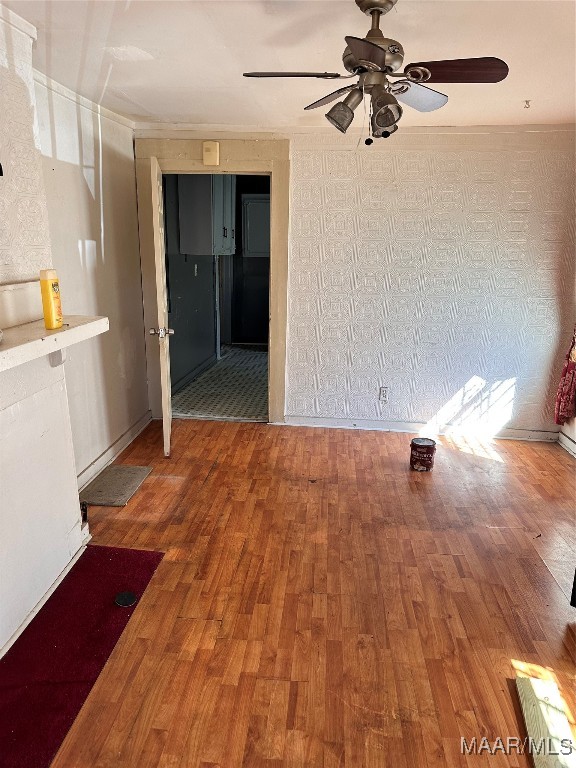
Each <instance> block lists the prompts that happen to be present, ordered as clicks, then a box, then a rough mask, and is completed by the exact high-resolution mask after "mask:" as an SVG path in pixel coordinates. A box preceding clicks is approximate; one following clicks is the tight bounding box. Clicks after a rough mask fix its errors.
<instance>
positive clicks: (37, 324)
mask: <svg viewBox="0 0 576 768" xmlns="http://www.w3.org/2000/svg"><path fill="white" fill-rule="evenodd" d="M108 328H109V322H108V318H107V317H85V316H83V315H67V316H65V317H64V324H63V325H62V328H58V329H57V330H55V331H47V330H46V328H45V327H44V320H35V321H34V322H32V323H25V324H24V325H15V326H13V327H12V328H6V330H5V331H4V337H3V339H2V341H1V342H0V371H7V370H9V369H10V368H15V367H16V366H17V365H22V364H23V363H29V362H30V361H31V360H36V359H37V358H39V357H42V356H43V355H49V354H50V353H51V352H57V351H58V350H60V349H65V347H69V346H71V345H72V344H77V343H78V342H79V341H84V340H85V339H91V338H92V337H93V336H98V335H99V334H101V333H105V332H106V331H107V330H108Z"/></svg>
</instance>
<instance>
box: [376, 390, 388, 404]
mask: <svg viewBox="0 0 576 768" xmlns="http://www.w3.org/2000/svg"><path fill="white" fill-rule="evenodd" d="M378 400H380V402H381V403H387V402H388V387H380V389H379V390H378Z"/></svg>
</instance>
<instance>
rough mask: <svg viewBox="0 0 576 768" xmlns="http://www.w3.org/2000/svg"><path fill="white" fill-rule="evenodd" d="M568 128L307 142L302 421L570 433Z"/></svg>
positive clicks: (297, 293) (293, 410)
mask: <svg viewBox="0 0 576 768" xmlns="http://www.w3.org/2000/svg"><path fill="white" fill-rule="evenodd" d="M567 128H570V126H566V127H564V130H559V131H558V132H554V131H553V130H552V129H551V128H550V132H546V133H538V132H521V131H514V129H508V131H506V130H505V129H504V130H503V129H495V132H493V133H490V132H486V133H482V132H481V131H480V132H478V133H477V134H475V133H458V132H452V133H450V132H447V133H444V134H443V133H441V132H439V133H436V134H434V133H431V134H422V133H420V134H418V133H413V134H410V133H404V135H398V134H397V135H396V136H394V137H392V138H390V140H389V141H386V140H382V141H380V142H376V143H375V144H374V145H373V146H372V147H365V146H364V145H363V144H361V145H360V146H359V147H357V146H356V142H355V141H354V142H353V143H351V142H350V140H349V139H348V138H347V137H346V138H344V137H340V136H336V137H335V138H334V137H332V136H330V137H328V136H316V137H300V138H298V139H296V140H295V141H294V143H293V151H292V207H291V228H290V234H291V244H290V268H289V338H288V374H287V415H288V417H289V420H292V421H300V422H304V423H306V422H311V423H314V421H317V420H326V419H334V420H342V423H344V424H348V425H350V426H352V425H357V426H359V427H360V426H383V427H387V428H397V429H402V428H407V427H415V426H418V425H422V424H427V423H428V424H429V425H430V427H431V428H432V427H435V428H437V429H438V430H442V429H444V428H445V427H446V425H456V426H461V427H469V426H471V425H475V426H476V427H477V428H478V429H479V430H486V431H488V432H490V433H500V434H516V435H519V436H522V435H523V434H524V433H526V436H527V432H529V431H549V430H550V431H556V430H557V427H555V426H554V423H553V405H554V395H555V391H556V387H557V381H558V374H559V371H560V369H561V364H562V356H563V354H564V353H563V348H564V346H566V343H567V340H568V337H569V335H570V331H571V328H572V324H573V322H574V295H573V285H574V269H575V265H574V261H575V258H574V216H573V213H574V144H573V142H574V139H573V131H572V130H566V129H567ZM380 386H385V387H388V403H383V402H381V401H380V400H379V387H380ZM505 430H508V432H506V431H505ZM431 431H433V430H431Z"/></svg>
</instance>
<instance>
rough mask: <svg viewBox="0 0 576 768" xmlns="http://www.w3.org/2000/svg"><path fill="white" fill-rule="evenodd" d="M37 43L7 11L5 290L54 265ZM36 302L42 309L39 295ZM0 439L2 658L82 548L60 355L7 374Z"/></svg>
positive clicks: (2, 94) (2, 192)
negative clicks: (35, 72) (37, 98)
mask: <svg viewBox="0 0 576 768" xmlns="http://www.w3.org/2000/svg"><path fill="white" fill-rule="evenodd" d="M34 35H35V30H34V29H33V28H32V27H30V25H29V24H27V23H26V22H24V21H23V20H21V19H19V17H17V16H15V15H14V14H11V13H10V12H9V11H7V10H6V9H5V8H2V6H0V162H2V165H3V168H4V176H2V177H0V283H13V282H17V281H24V280H27V279H31V278H36V277H38V269H40V268H41V267H48V266H50V264H51V253H50V235H49V231H48V222H47V215H46V201H45V195H44V183H43V180H42V168H41V161H40V151H39V146H38V142H37V132H36V123H35V111H34V110H35V105H34V90H33V86H32V39H33V36H34ZM3 293H5V292H3ZM0 298H1V297H0ZM37 300H38V304H39V305H40V295H39V293H38V295H37ZM40 314H41V312H40ZM0 435H1V436H2V439H1V440H0V655H2V652H3V651H4V650H5V649H6V647H7V645H8V644H9V643H10V642H11V641H12V640H13V639H14V637H15V636H16V635H17V633H18V632H19V631H20V630H21V629H22V627H23V625H24V624H25V622H26V621H27V620H28V618H29V617H30V615H31V613H32V612H33V610H34V608H35V607H36V606H37V604H38V603H39V602H40V601H41V600H42V599H43V598H44V597H45V595H46V594H47V593H48V592H49V590H50V589H51V587H52V586H53V584H54V583H55V582H56V580H57V579H58V578H59V576H60V575H61V574H62V573H63V571H64V570H65V569H66V568H67V567H68V565H69V563H70V562H71V560H72V559H73V557H74V556H75V555H76V553H77V552H78V551H79V550H80V548H81V546H82V542H83V533H84V532H83V531H82V530H81V519H80V508H79V504H78V489H77V485H76V469H75V465H74V452H73V449H72V437H71V428H70V417H69V414H68V400H67V396H66V381H65V377H64V366H63V364H62V359H61V356H60V355H59V354H56V355H51V356H50V358H49V357H48V356H44V357H43V358H40V359H39V360H36V361H34V362H30V363H26V364H24V365H20V366H18V367H17V368H14V369H12V370H8V371H3V372H2V373H0Z"/></svg>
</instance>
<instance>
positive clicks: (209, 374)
mask: <svg viewBox="0 0 576 768" xmlns="http://www.w3.org/2000/svg"><path fill="white" fill-rule="evenodd" d="M172 415H173V416H174V418H177V419H218V420H220V419H222V420H226V421H268V351H267V350H266V348H265V347H262V348H261V349H259V348H257V347H256V346H254V347H252V346H250V347H236V346H223V347H222V357H221V359H220V360H218V362H217V363H216V364H215V365H213V366H212V368H209V369H208V370H207V371H205V372H204V373H202V374H200V376H198V378H196V379H194V381H192V382H190V383H189V384H187V385H186V386H185V387H184V388H183V389H181V390H180V391H179V392H177V393H176V394H175V395H174V396H173V397H172Z"/></svg>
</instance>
